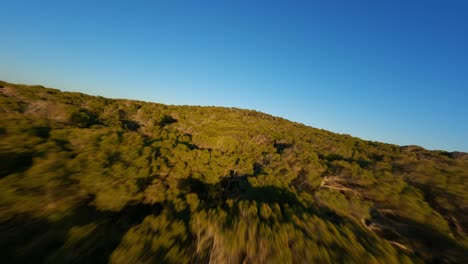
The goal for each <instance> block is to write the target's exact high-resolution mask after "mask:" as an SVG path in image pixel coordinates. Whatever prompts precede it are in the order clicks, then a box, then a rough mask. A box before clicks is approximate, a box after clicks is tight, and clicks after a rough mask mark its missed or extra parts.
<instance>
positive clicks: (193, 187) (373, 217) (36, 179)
mask: <svg viewBox="0 0 468 264" xmlns="http://www.w3.org/2000/svg"><path fill="white" fill-rule="evenodd" d="M467 180H468V154H467V153H461V152H445V151H428V150H425V149H423V148H421V147H417V146H404V147H401V146H397V145H390V144H384V143H378V142H370V141H364V140H361V139H359V138H355V137H351V136H348V135H339V134H335V133H331V132H328V131H325V130H320V129H315V128H311V127H308V126H305V125H302V124H298V123H294V122H290V121H288V120H285V119H282V118H278V117H274V116H271V115H268V114H264V113H260V112H256V111H250V110H242V109H236V108H222V107H198V106H169V105H162V104H156V103H148V102H141V101H131V100H120V99H119V100H116V99H107V98H103V97H95V96H88V95H84V94H80V93H70V92H61V91H59V90H56V89H48V88H44V87H42V86H26V85H15V84H9V83H4V82H0V259H1V260H2V262H3V263H22V262H30V261H31V260H32V259H33V260H34V262H35V263H36V262H37V263H40V262H52V263H70V262H74V263H105V262H111V263H152V262H155V263H160V262H163V263H413V262H414V263H424V262H428V263H463V262H464V261H465V263H466V260H467V259H468V254H467V252H468V236H467V230H468V188H467V185H466V181H467Z"/></svg>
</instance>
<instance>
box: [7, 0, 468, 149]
mask: <svg viewBox="0 0 468 264" xmlns="http://www.w3.org/2000/svg"><path fill="white" fill-rule="evenodd" d="M97 2H99V3H97ZM0 10H1V14H2V15H1V22H0V36H1V38H0V79H3V80H5V81H10V82H16V83H26V84H43V85H46V86H49V87H55V88H59V89H62V90H69V91H70V90H71V91H80V92H84V93H89V94H96V95H102V96H106V97H119V98H131V99H140V100H145V101H153V102H161V103H166V104H190V105H217V106H234V107H240V108H248V109H256V110H259V111H263V112H267V113H270V114H273V115H277V116H281V117H285V118H287V119H290V120H293V121H297V122H301V123H304V124H307V125H310V126H314V127H318V128H323V129H327V130H331V131H334V132H338V133H345V134H351V135H353V136H357V137H360V138H363V139H369V140H375V141H382V142H388V143H394V144H399V145H407V144H417V145H421V146H423V147H426V148H428V149H444V150H460V151H468V140H467V135H468V2H467V1H463V0H460V1H451V0H447V1H442V0H439V1H431V0H426V1H292V0H289V1H271V0H270V1H252V0H251V1H227V0H226V1H202V0H200V1H195V0H193V1H177V0H175V1H174V0H165V1H137V0H134V1H126V2H122V1H89V0H86V1H47V0H44V1H22V0H15V1H2V3H1V7H0Z"/></svg>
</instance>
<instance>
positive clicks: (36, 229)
mask: <svg viewBox="0 0 468 264" xmlns="http://www.w3.org/2000/svg"><path fill="white" fill-rule="evenodd" d="M88 202H89V201H88ZM161 210H162V206H161V205H160V204H157V205H153V206H150V205H143V204H136V205H128V206H126V207H125V208H124V209H122V210H121V211H119V212H109V211H99V210H96V208H95V207H94V206H90V205H89V204H88V203H83V204H82V205H81V206H78V207H77V208H75V210H74V211H73V214H71V215H70V216H68V217H65V218H63V219H61V220H60V221H57V222H50V221H47V220H46V219H38V218H33V217H31V216H28V215H17V216H15V217H13V218H12V219H9V220H8V221H6V222H3V223H1V225H0V234H1V236H0V259H2V260H3V261H4V263H28V262H30V261H31V260H34V262H35V263H42V262H52V263H71V262H73V263H107V262H108V261H109V257H110V255H111V254H112V252H113V251H114V249H115V248H116V247H117V246H118V245H119V244H120V242H121V240H122V238H123V236H124V235H125V234H126V233H127V231H128V230H129V229H130V228H132V227H133V226H135V225H137V224H139V223H141V222H142V221H143V219H144V218H145V217H146V216H148V215H158V214H159V213H160V212H161ZM90 224H91V225H95V228H94V229H92V231H91V232H90V233H89V234H88V235H85V236H84V237H83V238H82V239H81V240H79V241H78V242H77V243H75V244H70V243H67V240H68V239H69V232H70V230H71V228H72V227H83V226H85V225H90Z"/></svg>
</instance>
